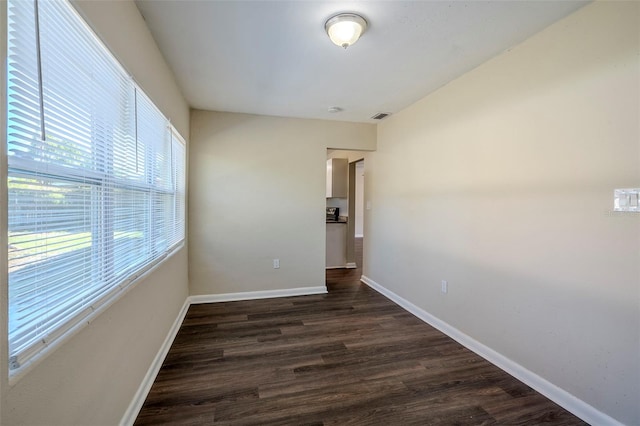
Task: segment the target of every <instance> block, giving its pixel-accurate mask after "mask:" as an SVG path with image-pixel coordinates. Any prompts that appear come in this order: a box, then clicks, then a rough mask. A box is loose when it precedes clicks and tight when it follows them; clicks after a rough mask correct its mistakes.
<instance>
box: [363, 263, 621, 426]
mask: <svg viewBox="0 0 640 426" xmlns="http://www.w3.org/2000/svg"><path fill="white" fill-rule="evenodd" d="M360 281H362V282H363V283H365V284H366V285H368V286H369V287H371V288H373V289H374V290H376V291H378V292H379V293H381V294H382V295H384V296H385V297H387V298H388V299H390V300H392V301H393V302H395V303H396V304H398V305H400V306H401V307H402V308H404V309H406V310H407V311H409V312H410V313H412V314H413V315H415V316H416V317H418V318H419V319H421V320H422V321H424V322H426V323H427V324H429V325H431V326H433V327H435V328H437V329H438V330H440V331H441V332H443V333H444V334H446V335H447V336H449V337H451V338H452V339H453V340H455V341H457V342H458V343H460V344H461V345H462V346H464V347H466V348H467V349H470V350H472V351H473V352H475V353H476V354H478V355H480V356H481V357H483V358H484V359H486V360H487V361H489V362H490V363H492V364H494V365H495V366H497V367H499V368H501V369H502V370H504V371H506V372H507V373H509V374H510V375H512V376H513V377H515V378H516V379H518V380H520V381H521V382H523V383H525V384H526V385H528V386H530V387H531V388H533V389H535V390H536V391H538V392H540V393H541V394H542V395H544V396H546V397H547V398H549V399H550V400H552V401H553V402H555V403H556V404H558V405H560V406H561V407H563V408H565V409H566V410H567V411H570V412H571V413H573V414H575V415H576V416H578V417H579V418H581V419H582V420H584V421H585V422H587V423H589V424H593V425H604V424H606V425H610V426H618V425H619V426H622V423H620V422H618V421H617V420H615V419H614V418H612V417H610V416H608V415H607V414H605V413H603V412H602V411H600V410H598V409H597V408H594V407H593V406H591V405H589V404H588V403H586V402H584V401H582V400H581V399H579V398H577V397H575V396H574V395H572V394H570V393H569V392H567V391H565V390H564V389H561V388H559V387H558V386H556V385H554V384H553V383H551V382H549V381H548V380H546V379H544V378H543V377H540V376H539V375H537V374H536V373H534V372H532V371H530V370H527V369H526V368H525V367H523V366H522V365H520V364H518V363H516V362H515V361H512V360H510V359H509V358H507V357H505V356H504V355H502V354H500V353H499V352H496V351H495V350H493V349H491V348H490V347H488V346H485V345H484V344H482V343H480V342H478V341H477V340H475V339H473V338H472V337H470V336H468V335H466V334H465V333H463V332H462V331H460V330H458V329H457V328H455V327H453V326H452V325H449V324H448V323H446V322H444V321H442V320H441V319H439V318H437V317H435V316H433V315H431V314H430V313H428V312H427V311H425V310H424V309H422V308H419V307H418V306H416V305H414V304H413V303H411V302H409V301H408V300H406V299H404V298H402V297H401V296H398V295H397V294H395V293H394V292H392V291H391V290H388V289H386V288H385V287H383V286H381V285H380V284H378V283H377V282H375V281H374V280H372V279H371V278H369V277H367V276H365V275H363V276H362V277H360Z"/></svg>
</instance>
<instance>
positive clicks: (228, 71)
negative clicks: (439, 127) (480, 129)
mask: <svg viewBox="0 0 640 426" xmlns="http://www.w3.org/2000/svg"><path fill="white" fill-rule="evenodd" d="M136 4H137V6H138V9H139V10H140V12H141V13H142V15H143V16H144V18H145V20H146V22H147V25H148V26H149V28H150V30H151V32H152V34H153V36H154V38H155V40H156V42H157V43H158V45H159V47H160V50H161V51H162V53H163V54H164V57H165V59H166V60H167V62H168V63H169V66H170V67H171V68H172V70H173V72H174V73H175V76H176V79H177V81H178V84H179V86H180V88H181V89H182V92H183V94H184V96H185V97H186V99H187V102H189V104H190V105H191V106H192V107H194V108H198V109H208V110H216V111H231V112H245V113H254V114H265V115H278V116H287V117H305V118H321V119H332V120H345V121H358V122H373V120H371V118H370V117H371V116H372V115H374V114H375V113H377V112H391V113H394V112H398V111H400V110H402V109H403V108H405V107H407V106H409V105H410V104H412V103H413V102H415V101H417V100H418V99H420V98H422V97H424V96H425V95H427V94H429V93H431V92H433V91H434V90H436V89H437V88H439V87H441V86H443V85H445V84H446V83H447V82H449V81H451V80H453V79H455V78H457V77H459V76H460V75H462V74H464V73H465V72H467V71H469V70H471V69H473V68H475V67H476V66H478V65H480V64H481V63H483V62H485V61H487V60H488V59H489V58H491V57H493V56H495V55H497V54H499V53H501V52H503V51H505V50H507V49H509V48H510V47H513V46H514V45H516V44H518V43H519V42H521V41H523V40H525V39H526V38H528V37H529V36H531V35H533V34H535V33H536V32H538V31H540V30H541V29H543V28H545V27H546V26H548V25H550V24H551V23H553V22H554V21H557V20H558V19H560V18H562V17H564V16H566V15H568V14H570V13H571V12H573V11H574V10H576V9H578V8H579V7H581V6H583V5H584V4H586V2H584V1H570V0H559V1H554V0H545V1H542V0H528V1H519V0H506V1H468V2H466V1H402V0H367V1H340V2H338V1H308V0H280V1H269V0H253V1H250V0H249V1H248V0H235V1H219V0H136ZM346 11H353V12H357V13H359V14H361V15H362V16H364V17H365V18H366V19H367V21H368V22H369V28H368V30H367V31H366V32H365V34H364V35H363V36H362V38H361V39H360V41H358V42H357V43H356V44H355V45H353V46H351V47H350V48H348V49H347V50H344V49H342V48H340V47H338V46H335V45H334V44H332V43H331V41H330V40H329V38H328V37H327V35H326V33H325V30H324V23H325V21H326V20H327V19H328V18H329V17H331V16H332V15H334V14H336V13H338V12H346ZM331 106H338V107H340V108H342V109H343V111H342V112H339V113H333V114H332V113H329V112H328V111H327V109H328V108H329V107H331Z"/></svg>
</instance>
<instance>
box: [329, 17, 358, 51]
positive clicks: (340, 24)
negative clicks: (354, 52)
mask: <svg viewBox="0 0 640 426" xmlns="http://www.w3.org/2000/svg"><path fill="white" fill-rule="evenodd" d="M324 28H325V30H326V31H327V34H328V35H329V38H330V39H331V41H332V42H333V43H334V44H335V45H337V46H340V47H343V48H345V49H346V48H347V47H349V46H351V45H352V44H353V43H355V42H356V41H358V39H359V38H360V36H361V35H362V33H364V31H365V30H366V29H367V21H366V20H365V19H364V18H363V17H362V16H360V15H356V14H355V13H340V14H338V15H335V16H333V17H331V18H329V19H328V20H327V22H326V23H325V24H324Z"/></svg>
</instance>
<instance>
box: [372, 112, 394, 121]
mask: <svg viewBox="0 0 640 426" xmlns="http://www.w3.org/2000/svg"><path fill="white" fill-rule="evenodd" d="M390 115H391V113H390V112H379V113H377V114H376V115H374V116H373V117H371V118H373V119H374V120H382V119H384V118H387V117H388V116H390Z"/></svg>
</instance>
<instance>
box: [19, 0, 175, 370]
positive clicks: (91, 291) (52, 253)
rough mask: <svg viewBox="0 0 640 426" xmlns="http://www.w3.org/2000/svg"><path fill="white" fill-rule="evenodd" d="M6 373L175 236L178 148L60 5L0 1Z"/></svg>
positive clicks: (164, 124)
mask: <svg viewBox="0 0 640 426" xmlns="http://www.w3.org/2000/svg"><path fill="white" fill-rule="evenodd" d="M7 40H8V56H9V57H8V61H7V62H8V70H7V71H8V82H7V101H8V106H7V111H8V116H7V159H8V192H9V196H8V216H9V357H10V368H12V369H15V368H19V367H20V366H22V365H24V363H25V362H27V361H28V360H29V359H30V358H31V357H33V356H34V355H36V354H38V353H39V352H40V351H41V350H42V349H43V348H44V347H45V346H47V345H48V344H50V342H52V341H54V340H55V339H56V338H58V337H60V336H62V335H63V334H64V333H65V332H66V331H68V330H70V329H71V328H72V327H74V326H76V325H78V324H80V323H81V322H82V321H83V319H84V318H86V317H87V316H88V315H90V314H91V313H92V312H93V311H95V310H96V309H98V308H99V307H100V306H101V305H102V304H104V303H105V302H106V301H108V300H111V299H112V298H113V296H114V295H115V294H116V293H117V292H118V291H119V290H121V289H123V288H125V287H126V286H127V285H128V284H129V283H131V282H132V281H133V280H134V279H135V278H137V277H138V276H140V275H141V274H142V273H144V272H145V271H146V270H148V269H149V268H150V267H152V266H153V265H155V264H156V263H157V262H159V261H160V260H161V259H162V258H164V257H165V256H166V255H167V254H168V253H170V252H171V251H172V250H174V249H175V248H176V247H177V246H178V245H179V244H180V243H181V242H182V241H183V240H184V233H185V214H184V210H185V143H184V141H183V140H182V138H181V137H180V135H178V133H177V132H176V130H175V129H174V128H173V127H172V126H171V125H170V123H169V122H168V120H167V119H166V118H165V117H164V116H163V115H162V114H161V113H160V112H159V111H158V109H157V108H156V107H155V106H154V104H153V103H152V102H151V100H150V99H149V98H148V97H147V96H146V95H145V94H144V92H143V91H142V90H140V88H139V87H137V85H136V84H135V82H134V81H133V80H132V79H131V77H130V76H129V75H128V74H127V73H126V72H125V71H124V69H123V68H122V67H121V66H120V64H119V63H118V62H117V61H116V60H115V59H114V57H113V56H112V55H111V54H110V53H109V51H108V50H107V49H106V48H105V47H104V45H103V44H102V43H101V42H100V41H99V40H98V39H97V38H96V36H95V35H94V34H93V32H92V31H91V30H90V29H89V28H88V26H87V25H86V24H85V23H84V21H83V20H82V19H81V18H80V17H79V16H78V14H77V13H76V12H75V10H74V9H73V7H72V6H71V5H70V4H69V3H68V2H67V1H37V0H34V1H27V0H9V2H8V38H7Z"/></svg>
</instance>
